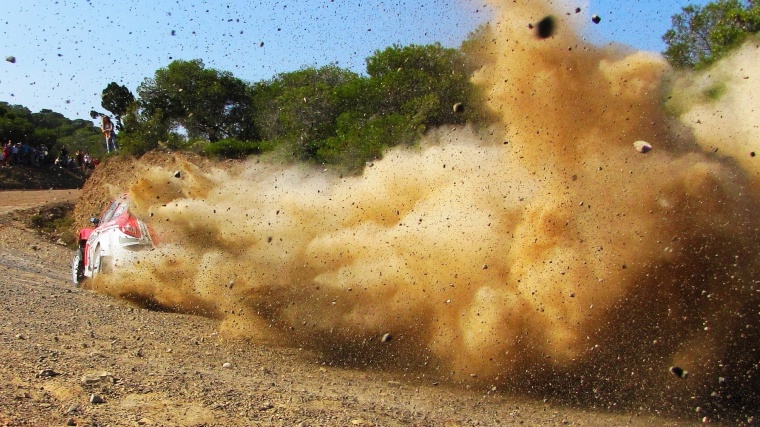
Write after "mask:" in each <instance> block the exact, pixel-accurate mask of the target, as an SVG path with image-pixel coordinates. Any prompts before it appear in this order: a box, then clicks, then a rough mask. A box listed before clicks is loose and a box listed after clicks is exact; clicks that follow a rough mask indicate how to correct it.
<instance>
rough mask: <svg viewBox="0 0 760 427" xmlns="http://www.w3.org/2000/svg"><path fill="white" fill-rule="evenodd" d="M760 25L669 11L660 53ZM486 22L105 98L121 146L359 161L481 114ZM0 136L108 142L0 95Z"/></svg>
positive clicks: (703, 57)
mask: <svg viewBox="0 0 760 427" xmlns="http://www.w3.org/2000/svg"><path fill="white" fill-rule="evenodd" d="M758 31H760V0H717V1H714V2H710V3H708V4H706V5H704V6H695V5H689V6H686V7H684V8H682V13H680V14H677V15H674V16H673V17H672V28H671V29H670V30H668V31H667V33H666V34H665V35H664V36H663V40H664V41H665V43H666V45H667V49H666V50H665V52H663V54H664V56H665V58H666V59H667V60H668V61H669V62H670V63H671V64H672V65H673V66H674V67H676V68H692V69H701V68H705V67H708V66H709V65H710V64H712V63H713V62H715V61H717V60H718V59H720V58H721V57H723V56H724V55H725V54H726V53H727V52H729V51H731V50H732V49H734V48H736V47H737V46H739V45H741V44H742V43H743V42H744V41H746V40H747V39H748V38H749V37H751V36H752V35H753V34H755V33H757V32H758ZM489 34H490V28H489V27H488V25H484V26H481V27H479V28H478V29H476V30H475V31H473V32H472V33H471V34H470V36H469V37H468V38H467V40H465V41H464V42H463V43H462V46H461V47H460V48H458V49H456V48H445V47H443V46H441V45H440V44H439V43H435V44H430V45H408V46H399V45H394V46H391V47H388V48H386V49H384V50H378V51H376V52H375V53H374V54H373V55H372V56H370V57H369V58H367V59H366V70H365V73H364V74H363V75H360V74H357V73H355V72H353V71H350V70H347V69H343V68H340V67H338V66H337V65H332V64H331V65H326V66H322V67H315V66H312V67H304V68H302V69H300V70H296V71H291V72H284V73H280V74H277V75H276V76H274V77H273V78H271V79H268V80H264V81H259V82H254V83H250V82H246V81H244V80H241V79H239V78H237V77H235V76H234V75H232V73H230V72H228V71H220V70H216V69H213V68H207V67H206V66H205V64H204V63H203V61H202V60H200V59H195V60H190V61H184V60H178V61H174V62H172V63H170V64H169V65H168V66H167V67H165V68H161V69H159V70H157V71H156V72H155V74H154V76H152V77H149V78H146V79H145V80H144V81H143V82H142V83H141V84H140V85H139V86H138V88H137V94H136V96H135V95H134V94H133V93H132V92H131V91H130V90H129V89H128V88H126V87H125V86H122V85H119V84H117V83H115V82H112V83H110V84H109V85H108V86H107V87H106V88H105V89H104V90H103V91H102V99H101V100H102V103H101V105H102V107H103V108H104V109H106V110H107V111H109V112H110V113H111V114H113V115H114V116H115V119H116V125H117V129H118V130H119V131H120V133H119V143H120V145H121V148H122V150H123V151H124V152H126V153H130V154H136V155H139V154H142V153H145V152H147V151H150V150H153V149H156V148H158V147H163V148H166V149H182V150H194V151H197V152H201V153H204V154H206V155H209V156H222V157H244V156H248V155H251V154H262V153H267V152H275V153H279V154H280V155H281V156H283V157H284V158H286V159H291V160H294V161H302V162H308V163H313V164H319V165H331V166H334V167H336V168H339V169H341V170H342V171H345V172H349V173H350V172H359V171H361V169H362V168H363V167H364V165H365V164H366V162H369V161H371V160H374V159H377V158H380V157H381V156H382V152H383V150H385V149H386V148H388V147H393V146H395V145H399V144H407V145H408V144H413V143H415V142H416V141H417V140H419V137H420V136H421V135H422V134H424V133H425V132H426V131H427V130H428V129H430V128H433V127H437V126H442V125H461V124H463V123H465V122H471V123H484V122H487V121H488V120H489V117H488V116H487V113H486V112H485V111H482V110H481V109H479V108H478V107H477V106H478V105H480V102H478V101H477V100H478V99H479V98H480V96H481V95H480V93H479V92H478V88H476V87H475V86H473V85H472V83H471V82H470V75H471V73H472V72H473V71H474V70H475V69H476V68H477V67H478V65H479V64H477V63H475V62H473V59H472V58H473V56H472V55H469V54H468V52H469V51H470V50H474V49H477V46H478V44H479V43H481V42H482V40H486V39H488V37H490V36H489ZM91 114H92V115H93V118H94V117H96V114H97V113H96V112H92V113H91ZM0 140H2V141H3V142H6V141H8V140H13V141H19V140H24V141H26V142H28V143H31V144H34V145H45V146H47V147H48V148H49V149H50V150H52V151H57V149H58V148H60V147H62V146H64V145H65V146H67V147H68V149H69V151H70V152H74V151H77V150H83V151H88V152H90V153H93V154H94V155H101V154H102V153H103V152H104V145H103V139H102V135H101V133H100V130H99V129H98V128H97V127H95V126H93V125H92V122H90V121H89V120H79V119H77V120H69V119H67V118H65V117H63V115H61V114H60V113H56V112H54V111H52V110H47V109H43V110H41V111H40V112H38V113H32V112H31V111H29V110H28V109H27V108H25V107H23V106H20V105H10V104H8V103H6V102H0Z"/></svg>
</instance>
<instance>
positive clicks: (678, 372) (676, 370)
mask: <svg viewBox="0 0 760 427" xmlns="http://www.w3.org/2000/svg"><path fill="white" fill-rule="evenodd" d="M670 373H671V374H673V375H675V376H677V377H678V378H681V379H686V378H687V377H688V376H689V372H688V371H684V370H683V368H681V367H679V366H671V367H670Z"/></svg>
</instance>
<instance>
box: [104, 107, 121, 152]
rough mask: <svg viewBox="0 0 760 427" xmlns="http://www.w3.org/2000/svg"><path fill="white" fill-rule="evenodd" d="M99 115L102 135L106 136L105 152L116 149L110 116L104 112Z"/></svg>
mask: <svg viewBox="0 0 760 427" xmlns="http://www.w3.org/2000/svg"><path fill="white" fill-rule="evenodd" d="M100 117H101V122H100V129H101V130H102V131H103V136H105V138H106V153H110V152H111V150H113V151H116V150H118V147H117V146H116V132H115V131H114V128H113V122H111V118H110V117H108V116H106V115H105V114H104V115H102V116H100Z"/></svg>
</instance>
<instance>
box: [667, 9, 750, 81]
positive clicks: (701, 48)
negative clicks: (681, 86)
mask: <svg viewBox="0 0 760 427" xmlns="http://www.w3.org/2000/svg"><path fill="white" fill-rule="evenodd" d="M672 25H673V28H671V29H670V30H668V31H667V32H666V33H665V35H664V36H663V37H662V38H663V40H664V41H665V43H666V44H667V45H668V48H667V49H666V50H665V52H664V53H663V54H664V55H665V58H667V59H668V61H670V63H671V64H672V65H673V66H674V67H676V68H694V69H701V68H705V67H707V66H708V65H710V64H712V63H713V62H715V61H717V60H718V59H720V58H721V57H723V56H724V55H725V54H726V53H728V52H729V51H731V50H732V49H734V48H736V47H738V46H739V45H741V43H742V42H744V41H745V40H746V39H747V37H748V36H749V35H750V34H754V33H757V32H758V31H760V2H752V1H742V0H717V1H714V2H710V3H708V4H706V5H705V6H704V7H702V6H695V5H689V6H686V7H684V8H683V9H682V12H681V13H680V14H678V15H674V16H673V17H672Z"/></svg>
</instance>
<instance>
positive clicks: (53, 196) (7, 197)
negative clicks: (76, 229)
mask: <svg viewBox="0 0 760 427" xmlns="http://www.w3.org/2000/svg"><path fill="white" fill-rule="evenodd" d="M81 194H82V190H35V191H20V190H18V191H0V215H3V214H7V213H9V212H11V211H13V210H16V209H26V208H31V207H35V206H40V205H44V204H48V203H58V202H76V201H77V199H79V196H80V195H81Z"/></svg>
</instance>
